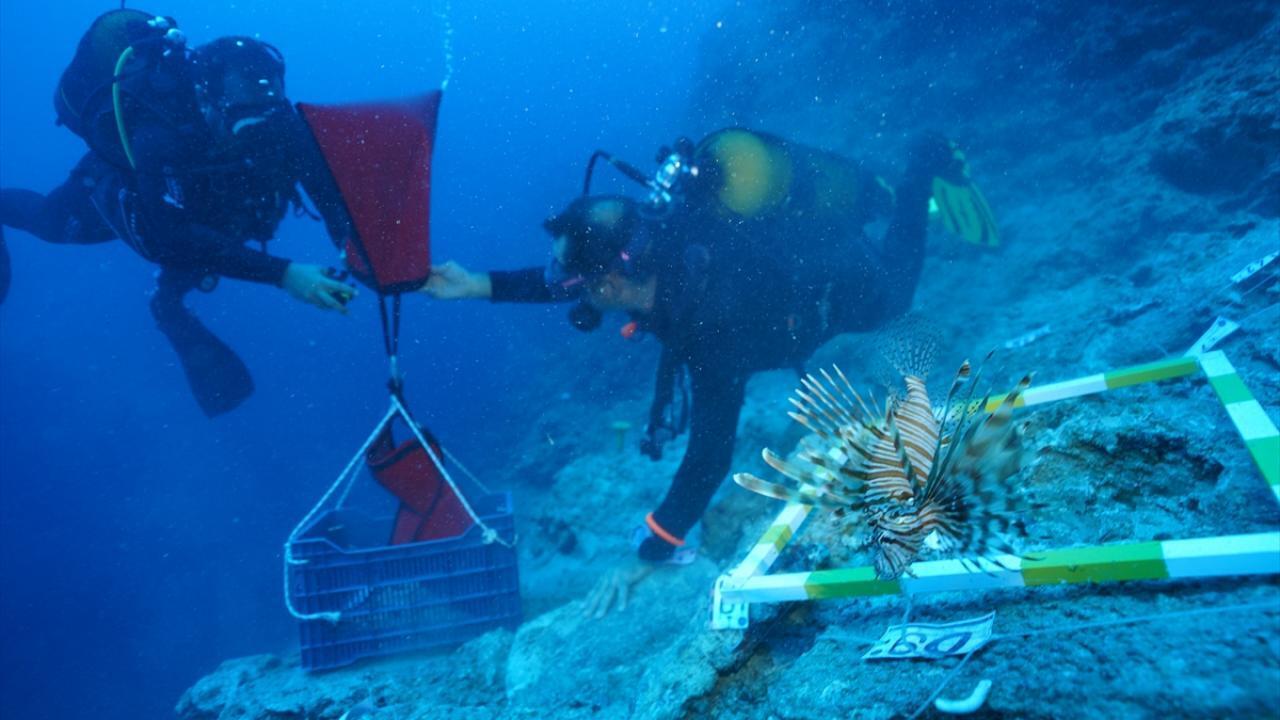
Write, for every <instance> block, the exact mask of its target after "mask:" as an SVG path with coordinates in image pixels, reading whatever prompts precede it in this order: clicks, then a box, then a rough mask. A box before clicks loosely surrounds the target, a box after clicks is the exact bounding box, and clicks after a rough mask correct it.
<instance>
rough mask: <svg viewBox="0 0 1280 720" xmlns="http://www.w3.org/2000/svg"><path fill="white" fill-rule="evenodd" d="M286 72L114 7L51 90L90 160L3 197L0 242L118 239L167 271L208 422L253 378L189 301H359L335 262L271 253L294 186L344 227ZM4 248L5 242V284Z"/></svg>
mask: <svg viewBox="0 0 1280 720" xmlns="http://www.w3.org/2000/svg"><path fill="white" fill-rule="evenodd" d="M284 71H285V67H284V59H283V57H282V56H281V55H280V53H279V52H278V51H277V50H276V49H275V48H274V47H272V46H270V45H268V44H266V43H263V42H260V41H257V40H254V39H252V38H247V37H227V38H221V39H218V40H215V41H213V42H210V43H208V44H207V45H204V46H201V47H199V48H196V49H195V50H194V51H188V50H187V49H186V47H185V39H184V37H183V36H182V34H181V33H180V32H179V31H178V30H177V28H176V24H175V23H174V22H173V21H172V20H171V19H168V18H161V17H156V16H153V15H150V14H148V13H144V12H141V11H137V10H116V11H112V12H109V13H106V14H104V15H103V16H101V17H99V18H98V20H97V21H95V22H94V24H93V26H92V27H91V28H90V30H89V31H88V32H87V33H86V34H85V36H84V38H82V40H81V42H80V46H79V48H78V49H77V52H76V56H75V59H74V60H73V61H72V63H71V65H70V66H69V67H68V68H67V70H66V72H64V74H63V77H62V79H61V81H60V83H59V86H58V91H57V94H56V96H55V107H56V109H57V110H58V118H59V122H60V123H61V124H64V125H66V126H67V127H68V128H69V129H71V130H72V131H73V132H75V133H76V134H77V135H80V136H81V137H82V138H84V139H85V140H86V142H87V143H88V145H89V148H90V150H89V152H88V153H87V154H86V155H85V156H84V157H83V158H82V159H81V160H80V162H79V163H78V164H77V165H76V167H75V168H74V169H73V170H72V171H71V175H70V177H69V178H68V179H67V181H66V182H64V183H63V184H62V185H61V186H59V187H57V188H55V189H54V190H53V191H51V192H50V193H49V194H47V195H42V194H40V193H37V192H33V191H30V190H20V189H3V190H0V232H2V228H3V226H5V225H7V226H10V227H14V228H17V229H20V230H24V231H26V232H29V233H31V234H33V235H35V236H37V237H39V238H41V239H42V240H45V241H46V242H51V243H66V244H92V243H101V242H106V241H109V240H112V239H116V238H119V239H121V240H123V241H124V242H125V243H127V244H128V245H129V246H130V247H131V248H132V249H133V250H134V251H136V252H137V253H138V254H139V255H141V256H142V257H143V258H145V259H147V260H149V261H151V262H154V263H155V264H157V265H159V266H160V268H161V270H160V273H159V275H158V280H157V287H156V291H155V294H154V295H153V296H152V300H151V312H152V315H153V316H154V318H155V321H156V324H157V326H158V327H159V329H160V330H161V331H162V332H163V333H164V334H165V336H166V337H167V338H168V340H169V342H170V344H171V345H172V346H173V348H174V350H175V351H176V352H177V355H178V357H179V359H180V360H181V362H182V366H183V370H184V372H185V373H186V376H187V379H188V382H189V384H190V386H191V389H192V392H193V394H194V396H195V398H196V400H197V402H198V403H199V405H200V407H201V409H202V410H203V411H204V412H205V413H206V414H207V415H209V416H215V415H219V414H222V413H225V412H228V411H230V410H232V409H234V408H235V407H237V406H238V405H239V404H240V403H241V402H243V401H244V400H245V399H246V398H248V397H249V395H250V394H252V392H253V381H252V378H251V377H250V375H249V371H248V369H247V368H246V367H245V365H244V363H243V362H242V361H241V360H240V358H239V357H238V356H237V355H236V354H235V353H234V352H233V351H232V350H231V349H230V348H229V347H227V346H226V345H225V344H224V343H223V342H222V341H221V340H219V339H218V338H217V337H216V336H215V335H213V333H211V332H210V331H209V330H208V329H207V328H206V327H205V326H204V324H203V323H201V322H200V320H199V319H198V318H196V317H195V316H194V315H192V314H191V312H190V311H189V310H188V309H187V308H186V307H185V305H184V302H183V298H184V296H185V295H186V294H187V293H188V292H190V291H191V290H192V289H196V288H199V289H201V290H203V291H206V292H207V291H211V290H212V289H213V288H214V286H216V284H217V281H218V279H219V278H221V277H229V278H234V279H238V280H248V281H251V282H258V283H264V284H270V285H276V286H278V287H281V288H283V289H284V290H285V291H287V292H288V293H289V294H290V295H291V296H293V297H295V298H297V299H298V300H301V301H303V302H307V303H310V304H312V305H315V306H316V307H319V308H323V309H328V310H336V311H340V312H342V311H345V305H346V302H347V301H348V300H349V299H351V298H352V297H353V296H354V291H353V289H352V288H351V287H350V286H348V285H346V284H344V283H343V282H341V281H340V278H339V277H338V276H337V275H336V274H335V273H334V272H333V271H331V270H329V269H328V268H326V267H324V266H321V265H312V264H306V263H298V262H292V261H290V260H287V259H285V258H281V257H277V256H274V255H271V254H269V253H268V252H267V249H266V246H267V242H268V241H270V240H271V239H272V238H273V236H274V234H275V232H276V229H277V227H278V226H279V224H280V221H281V220H282V219H283V218H284V216H285V213H286V212H287V211H288V210H289V208H290V207H292V208H294V209H295V211H296V212H305V207H304V205H303V203H302V198H301V195H300V193H299V191H298V189H297V186H298V185H299V184H302V186H303V187H304V188H305V189H306V191H307V194H308V196H309V197H310V198H311V199H312V201H313V202H314V203H315V205H316V207H317V209H318V210H319V211H320V213H321V215H322V216H323V218H324V221H325V224H326V226H327V229H328V231H329V234H330V236H331V237H332V238H334V239H335V241H337V239H339V238H343V237H345V236H346V235H347V234H348V233H349V229H348V228H349V227H350V225H349V220H348V219H347V217H346V212H345V209H344V208H343V206H342V202H341V200H340V198H339V197H338V194H337V190H336V188H335V187H334V186H333V180H332V178H331V177H330V176H329V174H328V171H327V169H326V168H325V166H324V164H323V159H322V158H321V155H320V153H319V150H318V148H317V147H316V145H315V141H314V139H313V138H312V136H311V134H310V132H309V131H308V129H307V127H306V125H305V123H304V122H303V121H302V119H301V118H300V117H299V116H298V114H297V112H296V111H295V110H294V108H293V106H292V105H291V104H290V103H289V100H288V98H287V97H286V96H285V88H284ZM3 242H4V240H3V235H0V254H2V255H4V257H3V258H0V259H2V260H3V263H0V264H2V265H3V267H2V268H0V269H3V270H4V273H3V274H4V276H5V277H4V279H5V280H6V281H7V274H8V257H7V253H5V252H4V246H3ZM251 242H252V243H255V244H257V245H258V247H249V246H248V245H247V244H248V243H251ZM6 285H7V283H6ZM6 289H7V288H6ZM0 297H2V296H0Z"/></svg>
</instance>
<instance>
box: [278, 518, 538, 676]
mask: <svg viewBox="0 0 1280 720" xmlns="http://www.w3.org/2000/svg"><path fill="white" fill-rule="evenodd" d="M472 507H473V508H475V511H476V514H477V515H479V516H480V518H481V519H482V520H484V522H485V524H486V525H488V526H489V527H491V528H493V529H494V530H495V531H496V532H497V533H498V535H499V536H501V537H502V539H503V540H504V541H506V542H508V543H510V542H512V541H513V538H514V537H515V522H514V517H513V513H512V506H511V495H510V493H495V494H493V495H488V496H480V497H477V498H474V499H473V501H472ZM390 528H391V518H389V517H387V518H371V517H369V516H368V515H365V514H364V513H362V512H360V511H359V510H353V509H341V510H332V511H328V512H325V513H324V514H322V515H320V516H319V517H317V518H316V520H315V521H313V522H312V523H311V524H310V525H309V526H307V527H306V528H304V529H303V531H302V533H301V534H300V535H299V536H298V538H297V539H296V540H295V541H294V542H293V543H292V544H291V546H290V547H291V551H292V556H293V558H294V560H295V561H297V562H296V564H294V565H293V566H292V567H291V568H290V571H289V588H288V591H289V597H290V600H291V601H292V602H293V605H294V607H295V608H296V609H297V610H298V611H300V612H302V613H304V614H311V613H324V612H340V613H341V614H342V617H341V620H339V621H338V622H336V623H334V622H328V621H325V620H305V621H302V623H301V640H302V667H303V668H304V669H306V670H308V671H317V670H329V669H332V668H338V667H342V666H344V665H349V664H351V663H353V662H355V661H356V660H359V659H361V658H369V657H379V656H383V655H390V654H392V653H398V652H403V651H407V650H420V649H423V648H429V647H438V646H445V645H455V644H458V643H462V642H465V641H466V640H469V639H471V638H473V637H476V636H478V635H481V634H483V633H485V632H487V631H489V630H491V629H493V628H496V627H515V626H517V625H519V624H520V620H521V609H520V578H519V573H518V571H517V568H516V552H515V550H514V549H513V548H508V547H505V546H503V545H501V544H499V543H489V544H487V545H486V544H485V543H484V541H483V539H482V535H483V532H484V531H483V528H481V527H479V526H474V525H473V526H472V527H471V529H470V530H468V531H467V532H466V533H464V534H462V535H460V536H458V537H455V538H447V539H443V540H429V541H426V542H419V543H411V544H407V545H394V546H389V545H385V544H384V543H385V542H386V541H387V536H388V535H389V534H390ZM303 561H305V562H303Z"/></svg>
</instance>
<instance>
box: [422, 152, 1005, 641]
mask: <svg viewBox="0 0 1280 720" xmlns="http://www.w3.org/2000/svg"><path fill="white" fill-rule="evenodd" d="M681 148H683V149H681ZM664 152H670V154H669V155H668V156H667V162H666V163H665V164H664V166H663V169H662V170H660V171H659V174H658V176H657V177H656V178H655V179H653V180H648V181H646V184H647V185H648V186H649V187H650V189H651V195H650V198H649V201H648V202H643V203H642V202H637V201H635V200H632V199H630V198H626V197H617V196H590V195H587V194H584V196H583V197H581V198H579V199H577V200H574V201H573V202H572V203H570V204H569V206H568V207H567V208H566V209H565V210H564V211H563V212H562V213H560V214H559V215H556V216H555V217H553V218H551V219H550V220H548V221H547V222H546V224H545V228H546V230H547V231H548V233H549V234H550V235H551V237H552V238H553V243H554V244H553V259H552V261H551V263H550V266H549V267H547V268H529V269H525V270H517V271H513V272H502V271H492V272H487V273H475V272H470V271H468V270H466V269H465V268H463V267H461V266H460V265H458V264H456V263H446V264H444V265H442V266H440V267H438V268H435V269H434V270H433V274H432V277H431V279H430V280H429V281H428V283H427V285H426V286H425V287H424V288H423V291H424V292H425V293H427V294H428V295H431V296H433V297H436V298H439V299H461V298H477V299H480V298H487V299H489V300H492V301H494V302H556V301H574V300H576V301H577V302H578V304H577V305H576V306H575V307H574V309H573V311H572V312H571V319H572V320H573V321H574V324H575V325H576V326H578V327H579V328H580V329H591V328H594V327H595V326H596V325H598V324H599V322H600V316H601V314H602V313H604V312H607V311H622V312H625V313H627V314H628V315H630V319H631V321H632V323H631V324H629V326H628V327H627V328H624V330H625V332H624V334H630V333H631V332H635V331H642V332H649V333H652V334H653V335H655V336H656V337H657V338H658V339H659V340H660V341H661V342H662V346H663V349H662V355H661V359H660V361H659V367H658V377H657V391H656V393H655V400H654V403H653V406H652V408H651V410H650V417H649V425H648V428H647V431H646V437H645V439H644V442H643V444H642V451H644V452H645V453H646V454H648V455H650V456H651V457H655V458H656V457H657V456H658V455H659V454H660V452H661V445H662V442H663V441H664V440H667V439H670V438H671V437H672V436H674V435H676V434H679V433H680V432H682V431H683V430H684V429H685V427H684V426H685V425H686V423H687V427H688V430H689V433H690V436H689V443H688V447H687V449H686V451H685V455H684V458H683V460H682V461H681V463H680V466H679V469H678V470H677V471H676V474H675V477H674V478H673V480H672V482H671V486H670V489H669V490H668V491H667V493H666V496H665V497H664V498H663V499H662V501H661V502H660V503H659V504H658V505H657V507H656V508H654V510H653V511H652V512H651V513H649V514H648V515H647V516H646V517H645V518H644V524H643V525H642V526H641V527H640V528H638V529H637V534H636V542H635V545H636V547H637V554H636V556H635V557H632V558H630V559H626V560H623V561H622V562H621V563H620V564H619V565H618V566H617V567H615V568H614V569H613V570H611V571H610V572H608V573H606V575H605V576H604V577H603V578H602V579H601V580H600V581H599V582H598V583H597V584H596V586H595V588H594V589H593V590H592V591H591V593H590V594H589V596H588V598H587V601H586V604H585V606H584V612H585V613H586V614H587V615H592V616H596V617H600V616H603V615H604V614H605V613H607V612H608V611H609V609H610V608H611V607H613V606H614V605H617V606H618V607H620V608H621V607H625V605H626V603H627V599H628V596H629V594H630V592H631V588H632V587H633V586H634V584H635V583H636V582H638V581H640V580H641V579H643V578H644V577H646V576H647V575H649V574H650V573H651V572H653V570H654V569H655V568H656V567H658V566H659V565H661V564H664V563H671V562H673V561H678V560H679V558H680V557H681V556H682V555H685V556H687V555H688V552H687V551H688V548H687V547H685V546H686V541H687V540H688V539H689V533H690V530H691V529H692V528H693V527H694V526H695V525H696V524H697V523H698V522H699V520H700V519H701V517H702V515H703V513H704V511H705V510H706V508H707V506H708V504H709V503H710V502H711V499H712V496H713V495H714V494H715V492H716V489H717V488H718V487H719V486H720V484H721V481H722V480H723V479H724V477H725V476H726V475H727V474H728V472H729V469H730V464H731V462H732V457H733V449H734V442H735V436H736V432H737V426H738V417H739V413H740V411H741V408H742V404H743V400H744V391H745V388H746V384H747V380H748V379H749V378H750V377H751V375H752V374H753V373H755V372H758V371H762V370H768V369H776V368H799V367H800V366H801V365H802V364H803V363H804V362H805V360H806V359H807V358H808V357H809V356H810V355H811V354H812V353H813V351H814V350H815V349H817V347H818V346H819V345H820V344H822V343H823V342H825V341H827V340H829V339H830V338H832V337H834V336H835V335H838V334H840V333H845V332H866V331H869V330H874V329H876V328H878V327H880V326H882V325H884V324H885V323H887V322H888V321H890V320H892V319H894V318H896V317H898V316H900V315H902V314H903V313H905V312H906V311H907V310H908V309H909V308H910V305H911V300H912V296H913V294H914V291H915V288H916V285H917V282H918V280H919V278H920V274H921V268H922V265H923V261H924V247H925V238H926V235H927V227H928V220H929V212H930V201H931V198H933V199H934V200H935V202H938V203H939V204H940V205H941V204H943V199H945V206H944V207H941V208H940V210H941V211H942V212H943V213H944V214H947V215H949V216H950V218H951V220H949V221H948V222H952V221H954V222H958V223H959V224H961V225H963V226H964V227H963V228H960V229H961V230H962V234H964V235H965V236H966V238H968V239H971V240H973V241H975V242H983V243H992V244H994V242H995V231H996V229H995V225H994V221H993V220H992V218H991V215H990V211H989V209H988V208H987V206H986V202H985V200H983V199H982V196H981V193H980V192H978V190H977V188H976V187H974V186H973V184H972V182H970V181H969V178H968V170H967V167H966V165H965V162H964V157H963V155H962V154H961V153H960V152H959V151H958V150H957V149H956V147H955V146H954V144H952V143H950V142H949V141H947V140H945V139H944V138H941V137H938V136H932V135H930V136H926V137H923V138H921V139H920V140H919V141H917V142H916V143H914V144H913V146H912V148H911V150H910V152H909V157H908V159H907V170H906V174H905V175H904V177H903V178H902V181H901V182H900V183H899V184H898V185H897V187H896V189H890V188H889V186H888V185H887V184H885V183H884V182H883V181H881V180H880V179H879V178H878V177H875V176H874V175H872V174H870V173H869V172H867V171H866V170H864V169H863V168H862V167H861V166H860V165H858V164H855V163H852V162H851V161H848V160H846V159H844V158H842V157H839V156H837V155H834V154H831V153H826V152H823V151H819V150H815V149H811V148H807V147H804V146H801V145H798V144H795V143H791V142H788V141H785V140H782V139H780V138H777V137H774V136H770V135H766V134H763V133H757V132H752V131H748V130H742V129H728V130H722V131H719V132H717V133H714V134H712V135H711V136H709V137H707V138H706V139H704V140H703V141H702V142H701V143H699V144H698V145H697V146H696V147H695V146H693V144H692V143H690V142H688V141H687V140H686V141H683V145H681V144H678V145H677V150H676V151H664ZM661 156H662V153H660V158H661ZM610 161H611V162H614V164H615V165H617V166H619V167H620V168H621V169H623V170H624V172H627V174H628V175H630V176H632V177H633V179H642V178H643V175H642V174H638V173H639V171H636V170H635V169H634V168H631V167H630V166H625V164H620V163H617V162H616V161H613V160H612V159H610ZM588 178H589V175H588ZM588 184H589V180H588ZM886 216H887V218H888V220H889V224H888V229H887V230H886V231H885V233H884V236H883V238H881V240H880V241H878V242H877V241H873V240H872V239H871V238H870V237H869V236H868V235H867V234H866V233H865V232H864V227H865V226H866V225H867V224H868V223H869V222H870V221H872V220H875V219H877V218H878V217H886ZM685 368H687V374H688V383H689V388H690V390H691V392H690V395H691V397H690V398H689V399H691V405H690V406H689V408H688V410H687V419H686V417H685V413H684V412H681V409H682V408H680V407H678V406H679V405H680V404H681V401H680V397H681V393H678V392H675V391H676V389H677V388H679V387H680V385H681V380H680V378H681V376H682V375H683V372H684V370H683V369H685ZM673 410H674V412H673Z"/></svg>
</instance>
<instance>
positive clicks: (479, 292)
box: [422, 260, 493, 300]
mask: <svg viewBox="0 0 1280 720" xmlns="http://www.w3.org/2000/svg"><path fill="white" fill-rule="evenodd" d="M422 292H424V293H426V294H427V295H430V296H431V297H433V298H435V299H437V300H465V299H475V298H488V297H491V296H492V295H493V283H491V282H490V280H489V273H473V272H470V271H468V270H467V269H466V268H464V267H462V266H461V265H459V264H458V263H456V262H454V261H452V260H450V261H449V262H447V263H445V264H443V265H438V266H436V267H433V268H431V277H429V278H427V284H425V285H423V286H422Z"/></svg>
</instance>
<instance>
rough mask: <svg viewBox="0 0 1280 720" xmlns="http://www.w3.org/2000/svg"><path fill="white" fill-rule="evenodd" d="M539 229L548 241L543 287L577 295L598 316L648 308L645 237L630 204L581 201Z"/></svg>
mask: <svg viewBox="0 0 1280 720" xmlns="http://www.w3.org/2000/svg"><path fill="white" fill-rule="evenodd" d="M543 227H544V228H546V230H547V232H548V233H549V234H550V235H551V237H552V238H553V241H552V259H551V263H550V265H549V266H548V268H547V282H548V284H549V285H551V286H552V287H553V288H561V289H562V290H564V291H565V292H566V294H571V293H580V294H581V296H582V298H583V300H584V301H585V302H587V303H589V304H590V305H591V306H593V307H595V308H596V309H598V310H601V311H605V310H625V311H645V310H648V309H650V308H651V307H652V304H653V303H652V296H653V292H652V290H653V286H654V282H655V281H654V276H653V275H654V274H653V270H652V263H651V262H649V255H650V253H649V245H650V243H649V236H648V232H647V231H646V229H645V228H644V226H643V223H642V222H641V221H640V213H639V209H638V207H637V204H636V202H635V201H634V200H631V199H630V198H626V197H620V196H611V195H603V196H593V197H580V198H578V199H576V200H574V201H573V202H572V203H570V204H569V206H568V207H567V208H565V209H564V211H563V212H561V213H559V214H558V215H556V216H554V217H552V218H550V219H548V220H547V221H546V222H545V223H544V224H543ZM575 325H578V323H577V322H576V321H575Z"/></svg>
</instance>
